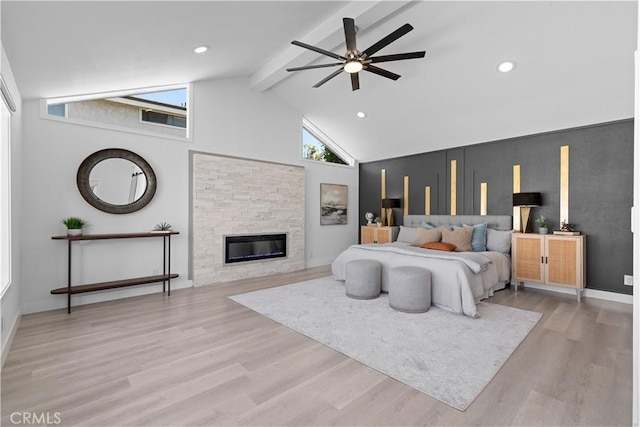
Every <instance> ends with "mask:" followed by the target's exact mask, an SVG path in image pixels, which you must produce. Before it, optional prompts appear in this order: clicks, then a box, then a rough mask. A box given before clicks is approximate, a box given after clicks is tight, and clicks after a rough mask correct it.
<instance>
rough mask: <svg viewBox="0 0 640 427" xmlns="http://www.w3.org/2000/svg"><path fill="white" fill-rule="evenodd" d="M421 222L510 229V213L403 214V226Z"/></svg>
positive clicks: (511, 224) (413, 225)
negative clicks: (481, 225) (484, 225)
mask: <svg viewBox="0 0 640 427" xmlns="http://www.w3.org/2000/svg"><path fill="white" fill-rule="evenodd" d="M423 222H428V223H429V224H432V225H435V226H438V225H462V224H468V225H476V224H484V223H486V224H487V226H488V227H489V228H493V229H496V230H512V229H513V218H512V216H511V215H405V216H404V224H403V225H404V226H405V227H419V226H420V224H422V223H423Z"/></svg>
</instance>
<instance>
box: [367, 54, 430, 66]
mask: <svg viewBox="0 0 640 427" xmlns="http://www.w3.org/2000/svg"><path fill="white" fill-rule="evenodd" d="M425 54H426V52H425V51H422V52H409V53H396V54H394V55H382V56H374V57H373V58H369V60H370V61H371V63H376V62H389V61H401V60H403V59H415V58H424V55H425Z"/></svg>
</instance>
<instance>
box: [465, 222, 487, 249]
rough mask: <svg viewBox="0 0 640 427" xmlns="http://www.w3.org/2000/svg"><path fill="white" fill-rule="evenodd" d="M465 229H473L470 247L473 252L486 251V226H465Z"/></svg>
mask: <svg viewBox="0 0 640 427" xmlns="http://www.w3.org/2000/svg"><path fill="white" fill-rule="evenodd" d="M463 225H464V226H465V227H473V234H472V235H471V247H472V248H473V251H474V252H484V251H486V250H487V224H476V225H467V224H463Z"/></svg>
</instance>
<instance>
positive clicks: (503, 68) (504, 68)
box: [498, 61, 516, 73]
mask: <svg viewBox="0 0 640 427" xmlns="http://www.w3.org/2000/svg"><path fill="white" fill-rule="evenodd" d="M514 68H516V63H515V62H513V61H503V62H501V63H499V64H498V71H500V72H501V73H508V72H510V71H513V69H514Z"/></svg>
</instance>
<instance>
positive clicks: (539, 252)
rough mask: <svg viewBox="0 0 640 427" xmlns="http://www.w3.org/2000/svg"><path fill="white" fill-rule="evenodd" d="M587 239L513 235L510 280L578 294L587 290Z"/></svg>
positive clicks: (549, 235) (528, 234)
mask: <svg viewBox="0 0 640 427" xmlns="http://www.w3.org/2000/svg"><path fill="white" fill-rule="evenodd" d="M585 255H586V236H582V235H580V236H562V235H555V234H535V233H513V237H512V245H511V263H512V269H511V276H512V281H514V282H515V285H516V290H517V286H518V282H520V283H523V282H532V283H543V284H546V285H556V286H565V287H568V288H573V289H575V290H576V294H577V297H578V301H580V297H581V295H582V290H583V289H584V286H585V276H586V264H585V260H586V256H585Z"/></svg>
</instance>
